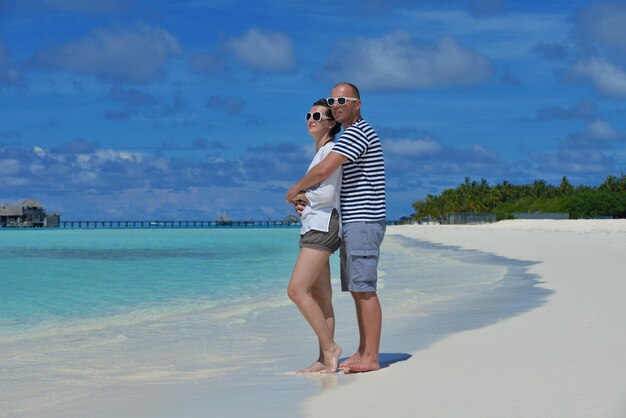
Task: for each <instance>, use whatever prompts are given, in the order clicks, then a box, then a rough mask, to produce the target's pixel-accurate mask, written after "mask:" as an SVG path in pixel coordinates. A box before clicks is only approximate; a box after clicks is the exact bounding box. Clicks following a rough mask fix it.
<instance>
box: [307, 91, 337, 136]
mask: <svg viewBox="0 0 626 418" xmlns="http://www.w3.org/2000/svg"><path fill="white" fill-rule="evenodd" d="M313 106H324V107H325V108H326V114H325V115H324V116H328V117H329V118H330V119H331V120H335V118H334V117H333V112H332V111H331V109H330V106H328V103H327V102H326V99H325V98H324V99H319V100H318V101H316V102H315V103H313ZM340 130H341V125H340V124H339V123H337V121H335V126H333V129H331V130H330V136H331V138H333V139H335V136H337V134H338V133H339V131H340Z"/></svg>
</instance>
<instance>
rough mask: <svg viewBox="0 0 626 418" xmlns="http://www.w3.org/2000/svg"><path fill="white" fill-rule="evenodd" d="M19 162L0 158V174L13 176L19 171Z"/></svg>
mask: <svg viewBox="0 0 626 418" xmlns="http://www.w3.org/2000/svg"><path fill="white" fill-rule="evenodd" d="M20 168H21V164H20V162H19V161H17V160H15V159H3V160H0V176H3V177H4V176H13V175H15V174H17V173H18V172H19V171H20Z"/></svg>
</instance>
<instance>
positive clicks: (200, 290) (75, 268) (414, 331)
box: [0, 228, 545, 417]
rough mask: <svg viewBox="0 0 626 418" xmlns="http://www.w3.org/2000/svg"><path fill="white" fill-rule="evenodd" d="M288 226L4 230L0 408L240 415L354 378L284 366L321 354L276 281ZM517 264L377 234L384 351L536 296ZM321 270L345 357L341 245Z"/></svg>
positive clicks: (283, 265)
mask: <svg viewBox="0 0 626 418" xmlns="http://www.w3.org/2000/svg"><path fill="white" fill-rule="evenodd" d="M298 233H299V229H297V228H258V229H248V228H242V229H231V228H224V229H219V228H215V229H151V230H142V229H100V230H95V229H92V230H63V229H61V230H2V231H0V411H3V412H0V416H2V417H4V416H6V417H14V416H15V417H18V416H19V417H23V416H28V417H39V416H41V417H43V416H46V417H54V416H59V417H61V416H64V417H71V416H81V415H82V416H84V414H85V413H88V414H89V416H93V417H95V416H103V417H104V416H117V417H121V416H154V417H156V416H164V417H165V416H174V415H172V414H174V413H175V414H176V415H177V416H244V415H250V414H252V413H254V412H255V411H256V412H258V411H257V408H258V407H259V406H261V407H264V408H267V409H265V411H267V412H268V413H267V415H266V416H277V417H280V416H285V417H286V416H298V409H297V407H298V403H299V401H301V400H302V399H304V398H305V397H307V396H311V395H314V394H315V393H317V392H319V391H320V390H323V389H324V388H326V387H330V386H333V385H336V384H343V383H347V382H349V380H350V377H349V376H331V377H327V378H324V379H322V380H315V379H310V378H307V377H302V376H295V375H294V374H293V371H294V370H297V369H298V368H300V367H304V366H306V365H308V364H309V363H310V362H312V361H313V360H314V359H315V357H316V354H317V352H316V350H317V345H316V340H315V337H314V335H313V334H312V332H311V331H310V329H309V328H308V326H307V324H306V323H305V322H304V320H303V319H302V317H301V316H300V314H299V312H298V311H297V309H296V308H295V307H294V306H293V305H292V304H291V302H290V301H289V300H288V298H287V297H286V292H285V289H286V285H287V283H288V281H289V276H290V273H291V269H292V267H293V264H294V262H295V259H296V257H297V253H298V247H297V239H298ZM528 265H529V264H528V263H524V262H519V261H516V260H506V259H501V258H498V257H494V256H490V255H486V254H480V253H475V252H466V251H459V250H458V249H454V248H445V247H441V246H437V245H431V244H428V243H422V242H417V241H413V240H410V239H407V238H405V237H402V236H398V235H394V233H393V231H388V234H387V237H386V238H385V242H384V244H383V248H382V256H381V264H380V276H381V277H380V295H381V302H382V304H383V309H384V318H385V326H384V333H383V343H382V346H381V351H382V352H383V358H384V359H387V360H389V363H393V362H394V361H400V360H402V359H406V358H407V357H408V356H409V353H411V352H413V351H415V350H417V349H420V348H424V347H425V346H427V345H428V344H430V343H432V342H433V341H435V340H436V339H438V338H441V337H442V336H443V335H446V334H448V333H451V332H455V331H458V330H462V329H468V328H473V327H479V326H483V325H485V324H487V323H489V322H493V321H495V320H499V319H501V318H504V317H507V316H511V315H514V314H517V313H519V312H521V311H524V310H527V309H530V308H532V307H533V306H536V305H537V304H539V303H540V301H541V299H542V298H543V297H544V296H545V295H543V294H541V293H537V289H536V288H535V287H534V286H533V285H534V283H535V281H533V278H532V277H528V275H527V274H526V273H525V269H526V267H527V266H528ZM331 269H332V276H333V287H334V289H335V297H334V303H335V310H336V317H337V341H338V342H339V343H340V344H341V345H342V346H343V347H344V353H345V354H346V355H347V354H351V353H352V352H353V351H354V349H355V348H356V346H355V344H356V342H357V332H356V322H355V320H354V308H353V304H352V301H351V298H350V296H349V295H346V294H343V293H341V292H339V291H338V287H339V284H338V280H337V277H338V259H337V255H334V256H333V257H332V258H331ZM490 301H491V302H490ZM503 301H505V302H507V303H503ZM487 302H488V304H487V305H485V303H487ZM485 306H487V308H486V307H485ZM329 379H331V380H329ZM277 399H280V400H281V401H280V402H279V403H277V402H276V400H277ZM112 400H115V402H112ZM129 405H130V406H129ZM129 408H130V409H129ZM125 411H126V412H125ZM128 411H131V412H128ZM207 411H214V414H207ZM3 413H4V415H2V414H3ZM181 413H182V415H181ZM257 416H258V414H257ZM261 416H264V415H263V414H261Z"/></svg>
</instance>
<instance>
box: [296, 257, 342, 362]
mask: <svg viewBox="0 0 626 418" xmlns="http://www.w3.org/2000/svg"><path fill="white" fill-rule="evenodd" d="M311 296H312V297H313V299H314V300H315V302H317V304H318V305H319V307H320V308H321V309H322V313H323V314H324V317H325V318H326V324H327V325H328V329H329V331H330V335H331V336H332V337H333V339H334V335H335V312H334V310H333V303H332V298H333V291H332V287H331V285H330V263H329V262H328V260H326V266H325V267H324V268H323V269H322V272H321V273H320V275H319V277H318V278H317V280H315V282H314V284H313V287H312V288H311ZM325 369H326V367H325V366H324V352H323V351H322V346H321V345H320V347H319V357H318V358H317V360H316V361H315V362H313V364H311V365H310V366H309V367H307V368H306V369H303V370H299V371H298V373H315V372H321V371H323V370H325Z"/></svg>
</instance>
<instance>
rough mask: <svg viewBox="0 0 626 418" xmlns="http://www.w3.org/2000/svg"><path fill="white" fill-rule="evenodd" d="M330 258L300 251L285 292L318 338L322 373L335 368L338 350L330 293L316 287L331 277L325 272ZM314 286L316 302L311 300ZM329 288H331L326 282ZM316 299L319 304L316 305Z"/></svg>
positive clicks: (327, 255)
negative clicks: (323, 367) (323, 368)
mask: <svg viewBox="0 0 626 418" xmlns="http://www.w3.org/2000/svg"><path fill="white" fill-rule="evenodd" d="M329 256H330V252H327V251H321V250H315V249H311V248H302V249H301V250H300V255H299V256H298V260H297V261H296V265H295V267H294V269H293V273H292V274H291V280H290V282H289V287H288V289H287V293H288V295H289V298H290V299H291V300H292V301H293V302H294V303H295V304H296V306H297V307H298V309H299V310H300V312H301V313H302V316H304V318H305V319H306V320H307V322H308V323H309V325H311V328H313V331H314V332H315V334H316V335H317V338H318V340H319V345H320V348H321V351H322V356H321V357H323V363H324V366H325V370H326V371H329V372H334V371H335V370H336V369H337V361H338V360H339V356H340V355H341V349H340V348H339V346H338V345H337V344H335V342H334V339H333V333H334V315H333V312H332V302H331V301H330V300H329V298H330V297H332V293H330V292H329V289H328V288H327V287H326V286H323V285H318V286H317V287H315V285H316V283H317V282H318V281H320V280H319V279H320V278H324V279H325V278H329V276H330V273H328V274H327V273H326V271H328V270H327V269H328V257H329ZM322 281H325V280H322ZM314 287H315V294H316V296H317V300H316V298H314V297H313V288H314ZM328 287H330V281H329V280H328ZM318 300H320V301H322V303H321V304H320V303H318ZM329 324H330V326H329Z"/></svg>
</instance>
